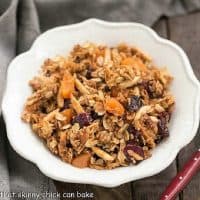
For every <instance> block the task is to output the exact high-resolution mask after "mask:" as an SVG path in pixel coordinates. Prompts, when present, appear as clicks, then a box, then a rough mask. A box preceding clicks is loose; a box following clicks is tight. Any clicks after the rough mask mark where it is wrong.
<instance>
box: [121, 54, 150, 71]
mask: <svg viewBox="0 0 200 200" xmlns="http://www.w3.org/2000/svg"><path fill="white" fill-rule="evenodd" d="M121 64H122V65H130V66H133V67H134V68H136V69H141V70H146V69H147V68H146V66H145V65H144V63H143V62H142V60H141V59H139V58H137V57H133V58H132V57H128V58H125V59H124V60H122V62H121Z"/></svg>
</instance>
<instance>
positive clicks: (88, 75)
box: [85, 67, 92, 79]
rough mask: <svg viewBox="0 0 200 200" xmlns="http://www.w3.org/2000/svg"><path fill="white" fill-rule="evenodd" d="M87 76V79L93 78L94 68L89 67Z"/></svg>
mask: <svg viewBox="0 0 200 200" xmlns="http://www.w3.org/2000/svg"><path fill="white" fill-rule="evenodd" d="M85 77H86V78H87V79H91V78H92V69H91V68H90V67H89V68H88V69H87V72H86V75H85Z"/></svg>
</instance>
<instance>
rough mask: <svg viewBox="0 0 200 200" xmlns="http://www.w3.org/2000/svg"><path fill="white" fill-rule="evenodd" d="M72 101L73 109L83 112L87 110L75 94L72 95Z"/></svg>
mask: <svg viewBox="0 0 200 200" xmlns="http://www.w3.org/2000/svg"><path fill="white" fill-rule="evenodd" d="M71 103H72V107H73V109H74V110H75V111H76V112H77V113H78V114H80V113H83V112H85V111H84V109H83V107H82V106H81V104H80V103H79V101H78V100H77V99H76V98H75V97H74V95H71Z"/></svg>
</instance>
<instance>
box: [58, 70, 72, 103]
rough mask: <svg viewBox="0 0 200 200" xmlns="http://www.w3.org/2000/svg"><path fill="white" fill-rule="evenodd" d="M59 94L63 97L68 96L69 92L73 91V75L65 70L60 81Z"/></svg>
mask: <svg viewBox="0 0 200 200" xmlns="http://www.w3.org/2000/svg"><path fill="white" fill-rule="evenodd" d="M60 87H61V94H62V96H63V98H65V99H66V98H70V96H71V94H72V93H73V92H74V87H75V86H74V77H73V76H72V75H71V74H70V73H69V72H66V73H65V74H64V76H63V80H62V81H61V86H60Z"/></svg>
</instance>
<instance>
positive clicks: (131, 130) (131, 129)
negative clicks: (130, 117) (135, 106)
mask: <svg viewBox="0 0 200 200" xmlns="http://www.w3.org/2000/svg"><path fill="white" fill-rule="evenodd" d="M127 131H128V132H129V133H130V134H132V135H133V136H134V139H133V140H132V141H134V143H135V144H137V145H140V146H144V142H143V139H142V134H141V132H140V131H138V130H136V129H135V127H134V126H133V125H132V124H130V125H129V127H128V129H127Z"/></svg>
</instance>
